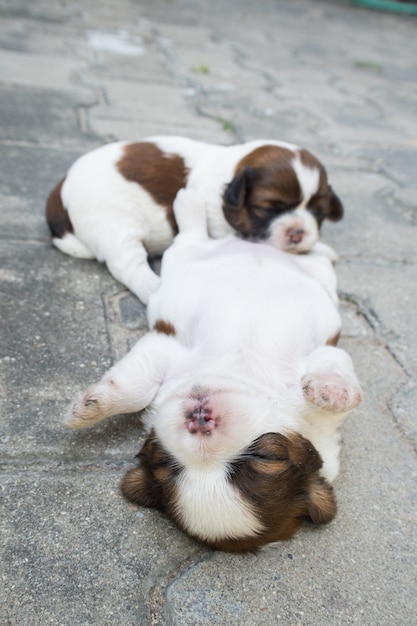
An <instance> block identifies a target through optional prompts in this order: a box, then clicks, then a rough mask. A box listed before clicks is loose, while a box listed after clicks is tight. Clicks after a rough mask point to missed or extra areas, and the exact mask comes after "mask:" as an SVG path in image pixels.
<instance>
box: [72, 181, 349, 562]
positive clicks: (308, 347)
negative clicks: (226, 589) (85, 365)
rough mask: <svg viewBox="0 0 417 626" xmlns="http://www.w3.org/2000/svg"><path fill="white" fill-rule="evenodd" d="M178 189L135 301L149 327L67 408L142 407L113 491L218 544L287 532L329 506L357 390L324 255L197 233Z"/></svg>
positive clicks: (328, 513) (241, 544) (328, 514)
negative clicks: (169, 241)
mask: <svg viewBox="0 0 417 626" xmlns="http://www.w3.org/2000/svg"><path fill="white" fill-rule="evenodd" d="M203 204H204V202H202V201H201V198H200V197H199V195H198V194H197V193H196V192H192V191H189V190H188V191H182V192H180V193H179V194H178V196H177V200H176V203H175V212H176V219H177V221H178V224H179V229H180V234H179V235H178V236H177V237H176V239H175V241H174V244H173V245H172V246H171V248H170V249H169V250H168V251H167V252H166V253H165V255H164V258H163V261H162V272H161V285H160V287H159V289H158V291H157V292H156V293H154V294H153V295H152V296H151V298H150V301H149V306H148V320H149V325H150V328H151V329H152V330H151V331H150V332H149V333H148V334H147V335H145V337H144V338H142V339H141V340H140V341H139V342H138V343H137V344H136V346H135V347H134V348H133V349H132V350H131V351H130V352H129V353H128V354H127V356H126V357H124V358H123V359H122V360H121V361H120V362H119V363H117V364H116V365H115V366H114V367H112V368H111V369H110V370H109V372H108V373H107V374H106V375H105V376H104V377H103V379H102V380H101V381H100V382H99V383H97V384H95V385H93V386H91V387H90V388H88V389H87V391H86V392H85V393H83V394H82V395H81V396H80V397H79V398H78V399H77V400H76V401H75V402H74V403H73V404H71V406H70V407H69V409H68V413H67V416H66V423H67V424H68V426H70V427H74V428H83V427H86V426H91V425H93V424H95V423H96V422H98V421H100V420H102V419H104V418H106V417H109V416H111V415H116V414H120V413H129V412H136V411H141V410H142V409H145V408H146V407H148V408H149V410H148V412H147V419H148V422H149V424H148V425H149V430H150V433H149V436H148V438H147V440H146V442H145V444H144V445H143V447H142V449H141V451H140V453H139V459H140V461H139V466H138V467H137V468H134V469H132V470H130V471H129V472H128V473H127V475H126V476H125V478H124V480H123V483H122V491H123V493H124V495H125V496H126V498H127V499H129V500H130V501H132V502H135V503H137V504H140V505H145V506H153V507H157V508H158V509H160V510H162V511H164V512H165V513H166V514H167V515H168V516H169V517H170V518H171V519H172V520H174V522H175V523H176V524H177V525H178V526H179V527H180V528H181V529H183V530H184V531H185V532H186V533H188V534H189V535H190V536H191V537H193V538H195V539H196V540H198V541H200V542H203V543H206V544H208V545H210V546H212V547H214V548H217V549H221V550H229V551H245V550H254V549H256V548H259V547H260V546H262V545H264V544H266V543H269V542H273V541H276V540H280V539H287V538H289V537H291V535H292V534H293V533H294V532H295V530H296V529H297V528H298V526H299V525H300V524H301V523H302V522H303V520H307V521H310V522H313V523H315V524H324V523H326V522H328V521H330V520H331V519H332V518H333V517H334V515H335V513H336V504H335V497H334V492H333V488H332V487H331V485H330V482H329V481H332V480H333V479H334V478H335V476H336V475H337V473H338V468H339V461H338V453H339V436H338V432H337V429H338V427H339V426H340V424H341V422H342V420H343V418H344V417H345V416H346V414H347V413H348V412H349V411H350V410H351V409H353V408H354V407H355V406H357V405H358V404H359V402H360V400H361V390H360V387H359V384H358V381H357V378H356V376H355V373H354V370H353V366H352V362H351V359H350V358H349V356H348V355H347V354H346V353H345V352H344V351H343V350H341V349H339V348H337V347H335V345H334V344H335V342H336V341H337V337H338V336H339V333H340V327H341V320H340V316H339V313H338V310H337V295H336V277H335V273H334V270H333V267H332V263H331V261H330V260H329V258H328V256H327V255H323V254H322V253H321V252H320V251H315V250H313V251H312V252H310V253H309V254H306V255H292V254H288V253H286V252H282V251H280V250H277V249H275V248H273V247H271V246H268V245H265V244H263V243H256V244H255V243H251V242H248V241H244V240H242V239H239V238H236V237H235V236H233V235H231V236H229V237H227V238H225V239H222V240H212V239H209V238H208V236H207V230H206V220H205V215H204V212H203V211H201V210H196V207H202V206H203Z"/></svg>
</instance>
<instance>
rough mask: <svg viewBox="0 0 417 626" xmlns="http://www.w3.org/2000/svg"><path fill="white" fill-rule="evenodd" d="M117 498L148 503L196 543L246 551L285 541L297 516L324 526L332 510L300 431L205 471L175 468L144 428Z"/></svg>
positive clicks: (273, 437) (270, 438)
mask: <svg viewBox="0 0 417 626" xmlns="http://www.w3.org/2000/svg"><path fill="white" fill-rule="evenodd" d="M138 456H139V467H137V468H135V469H132V470H130V471H129V472H128V473H127V474H126V475H125V477H124V479H123V481H122V485H121V489H122V492H123V494H124V496H125V497H126V498H127V499H128V500H129V501H131V502H134V503H136V504H138V505H141V506H148V507H156V508H157V509H159V510H160V511H162V512H164V513H165V514H166V515H167V516H168V517H169V518H170V519H172V520H173V521H174V522H175V523H176V524H177V526H178V527H179V528H180V529H181V530H183V531H185V532H186V533H187V534H188V535H189V536H191V537H192V538H194V539H196V540H197V541H199V542H201V543H204V544H206V545H209V546H211V547H213V548H215V549H219V550H225V551H230V552H246V551H251V550H256V549H258V548H260V547H261V546H263V545H265V544H267V543H270V542H274V541H278V540H284V539H289V538H290V537H291V536H292V535H293V534H294V532H295V531H296V530H297V528H298V527H299V526H300V525H301V524H302V523H303V521H307V522H311V523H313V524H316V525H321V524H326V523H327V522H329V521H331V520H332V519H333V517H334V516H335V514H336V502H335V496H334V492H333V489H332V487H331V486H330V485H329V484H328V483H327V482H326V481H325V480H324V479H323V478H321V477H320V476H319V473H318V472H319V469H320V467H321V465H322V461H321V458H320V455H319V454H318V452H317V450H316V449H315V448H314V446H313V445H312V444H311V443H310V442H309V441H308V440H306V439H304V438H303V437H302V436H301V435H299V434H297V433H291V434H289V435H288V436H285V435H283V434H280V433H266V434H263V435H261V436H260V437H258V438H257V439H256V440H255V441H253V443H252V444H251V445H250V446H249V447H247V449H246V450H244V452H243V453H241V454H240V455H239V456H238V457H237V458H236V459H234V460H233V461H231V462H230V463H229V464H227V465H226V466H224V467H222V468H218V469H217V470H216V472H214V473H213V471H212V470H209V469H208V468H206V467H201V468H199V469H198V470H197V471H196V470H193V471H190V468H187V467H184V466H181V465H180V464H179V463H178V462H177V461H176V460H175V459H174V457H173V456H172V455H171V454H170V453H169V452H168V451H167V450H166V449H165V448H163V446H162V445H161V443H160V442H159V441H158V439H157V437H156V435H155V432H154V431H152V432H151V434H150V435H149V437H148V439H147V440H146V442H145V444H144V446H143V448H142V450H141V451H140V453H139V455H138Z"/></svg>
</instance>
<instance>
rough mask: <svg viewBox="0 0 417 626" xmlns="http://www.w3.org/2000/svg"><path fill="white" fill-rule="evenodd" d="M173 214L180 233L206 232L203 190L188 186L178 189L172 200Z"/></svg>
mask: <svg viewBox="0 0 417 626" xmlns="http://www.w3.org/2000/svg"><path fill="white" fill-rule="evenodd" d="M174 214H175V219H176V220H177V224H178V230H179V232H180V233H184V232H201V233H206V232H207V226H206V223H207V216H206V199H205V196H204V194H203V192H201V191H199V190H197V189H193V188H188V187H186V188H184V189H180V190H179V191H178V193H177V195H176V198H175V200H174Z"/></svg>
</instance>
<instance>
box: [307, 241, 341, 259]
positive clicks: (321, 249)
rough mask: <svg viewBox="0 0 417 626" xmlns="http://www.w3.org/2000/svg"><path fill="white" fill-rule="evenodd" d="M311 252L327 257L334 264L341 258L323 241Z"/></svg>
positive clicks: (318, 242)
mask: <svg viewBox="0 0 417 626" xmlns="http://www.w3.org/2000/svg"><path fill="white" fill-rule="evenodd" d="M311 252H315V253H317V254H321V255H322V256H326V257H327V258H328V259H329V261H331V262H332V263H333V264H334V263H336V261H337V260H338V258H339V256H338V254H337V252H336V251H335V250H333V248H332V247H331V246H329V245H327V243H323V242H322V241H317V243H316V244H315V245H314V246H313V247H312V249H311Z"/></svg>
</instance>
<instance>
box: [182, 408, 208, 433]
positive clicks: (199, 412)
mask: <svg viewBox="0 0 417 626" xmlns="http://www.w3.org/2000/svg"><path fill="white" fill-rule="evenodd" d="M186 418H187V429H188V432H189V433H191V434H192V435H195V434H197V433H201V434H203V435H211V433H212V431H213V430H214V428H215V420H214V418H213V414H212V410H211V408H210V407H208V406H207V405H205V404H201V403H198V404H196V405H195V407H194V408H193V409H192V410H191V411H189V412H188V413H187V416H186Z"/></svg>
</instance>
